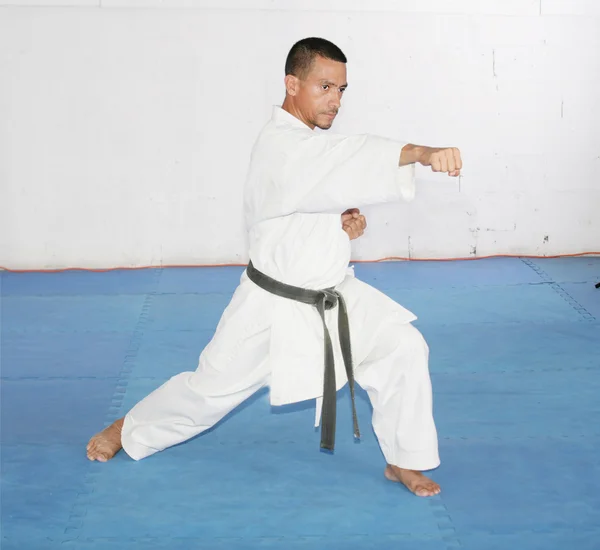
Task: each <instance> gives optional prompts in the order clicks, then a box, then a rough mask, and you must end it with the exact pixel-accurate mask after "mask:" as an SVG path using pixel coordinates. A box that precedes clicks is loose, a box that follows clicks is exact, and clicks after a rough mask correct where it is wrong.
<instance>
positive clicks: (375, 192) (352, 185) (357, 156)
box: [279, 135, 415, 212]
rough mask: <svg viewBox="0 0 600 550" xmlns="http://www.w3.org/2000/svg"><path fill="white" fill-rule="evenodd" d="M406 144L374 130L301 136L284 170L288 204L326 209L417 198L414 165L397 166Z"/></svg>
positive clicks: (287, 206)
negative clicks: (362, 132) (340, 134)
mask: <svg viewBox="0 0 600 550" xmlns="http://www.w3.org/2000/svg"><path fill="white" fill-rule="evenodd" d="M404 145H405V143H401V142H397V141H393V140H390V139H387V138H383V137H379V136H372V135H358V136H350V137H345V136H325V135H317V136H311V137H309V138H306V139H303V140H301V141H300V142H299V143H297V144H296V146H295V147H294V150H293V151H292V152H291V153H290V154H288V155H287V158H286V161H285V165H284V169H283V172H282V180H283V181H282V182H281V188H280V190H279V191H280V193H281V195H280V196H281V198H282V203H283V206H284V209H285V210H286V211H295V212H324V211H331V210H336V209H339V210H345V209H347V208H350V207H362V206H367V205H370V204H378V203H386V202H395V201H400V200H406V201H410V200H412V199H413V198H414V195H415V165H414V164H410V165H407V166H402V167H400V166H398V163H399V160H400V152H401V151H402V147H404Z"/></svg>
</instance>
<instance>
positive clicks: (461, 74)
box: [0, 0, 600, 269]
mask: <svg viewBox="0 0 600 550" xmlns="http://www.w3.org/2000/svg"><path fill="white" fill-rule="evenodd" d="M0 6H1V7H0V266H4V267H7V268H13V269H27V268H32V269H33V268H61V267H68V266H79V267H92V268H94V267H115V266H141V265H173V264H207V263H229V262H233V263H241V262H245V261H246V260H247V255H246V238H245V233H244V228H243V223H242V218H241V215H240V213H241V198H242V197H241V193H242V187H243V182H244V177H245V173H246V168H247V163H248V160H249V154H250V148H251V146H252V143H253V141H254V139H255V137H256V134H257V133H258V131H259V130H260V128H261V127H262V126H263V124H264V123H265V121H266V119H267V118H268V117H269V115H270V110H271V106H272V105H273V104H280V103H281V101H282V99H283V82H282V81H283V64H284V61H285V56H286V55H287V52H288V50H289V48H290V46H291V45H292V44H293V42H294V41H296V40H298V39H300V38H303V37H305V36H323V37H326V38H328V39H330V40H332V41H334V42H336V43H337V44H338V45H339V46H340V47H341V48H342V49H343V50H344V51H345V53H346V55H347V56H348V58H349V65H348V77H349V83H350V87H349V90H348V92H347V95H346V96H345V99H344V105H343V110H342V112H341V115H340V117H338V121H336V125H335V127H334V129H335V130H336V131H339V132H348V133H354V132H371V133H377V134H382V135H387V136H390V137H396V138H400V139H406V140H408V141H412V142H415V143H423V144H427V145H452V146H458V147H460V148H461V150H462V152H463V157H464V163H465V167H464V175H463V177H461V178H460V181H458V180H456V179H451V178H448V177H447V176H441V175H436V174H433V173H431V172H430V171H428V170H427V169H425V168H420V169H419V170H418V177H419V193H418V198H417V199H416V200H415V201H414V202H413V203H411V204H408V205H406V204H393V205H385V206H381V207H376V208H370V209H369V210H368V211H367V212H366V213H367V215H368V218H369V224H370V226H369V231H368V233H367V234H366V235H365V236H364V237H363V238H362V239H361V240H359V241H358V242H356V245H355V249H354V257H355V258H356V259H377V258H381V257H387V256H402V257H408V256H410V257H413V258H448V257H466V256H474V255H476V256H483V255H490V254H539V255H551V254H563V253H575V252H583V251H599V250H600V215H599V212H600V176H599V174H600V107H599V104H600V101H599V99H600V2H598V1H597V0H455V1H452V0H445V1H444V0H370V1H366V0H363V1H359V0H354V1H350V0H303V1H300V0H287V1H286V0H246V1H242V0H212V1H211V0H21V1H19V0H0Z"/></svg>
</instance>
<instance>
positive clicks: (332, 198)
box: [122, 107, 439, 470]
mask: <svg viewBox="0 0 600 550" xmlns="http://www.w3.org/2000/svg"><path fill="white" fill-rule="evenodd" d="M403 146H404V143H400V142H395V141H391V140H388V139H385V138H381V137H376V136H368V135H364V136H352V137H345V136H340V135H335V134H331V133H328V132H327V133H324V132H316V131H313V130H311V129H310V128H309V127H307V126H306V125H305V124H304V123H302V122H301V121H300V120H299V119H297V118H295V117H294V116H292V115H291V114H289V113H288V112H286V111H284V110H283V109H281V108H279V107H275V108H274V111H273V117H272V119H271V120H270V121H269V122H268V124H267V125H266V126H265V127H264V129H263V130H262V132H261V134H260V135H259V137H258V139H257V141H256V144H255V146H254V149H253V151H252V158H251V161H250V168H249V173H248V178H247V182H246V189H245V215H246V222H247V226H248V230H249V237H250V258H251V259H252V262H253V264H254V266H255V267H256V268H257V269H258V270H260V271H262V272H263V273H265V274H267V275H269V276H270V277H272V278H274V279H277V280H278V281H282V282H284V283H287V284H290V285H294V286H298V287H304V288H312V289H323V288H329V287H336V288H337V289H338V290H339V291H340V292H341V293H342V294H343V296H344V298H345V300H346V303H347V306H348V315H349V320H350V336H351V342H352V355H353V360H354V369H355V379H356V382H357V383H358V384H360V386H361V387H363V388H364V389H365V390H366V391H367V393H368V395H369V398H370V400H371V403H372V406H373V419H372V420H373V427H374V430H375V433H376V435H377V438H378V440H379V444H380V446H381V449H382V452H383V454H384V457H385V459H386V460H387V462H388V463H389V464H394V465H396V466H400V467H402V468H409V469H415V470H428V469H431V468H435V467H437V466H438V465H439V456H438V448H437V434H436V429H435V424H434V421H433V414H432V396H431V383H430V378H429V371H428V352H429V350H428V347H427V344H426V342H425V340H424V339H423V337H422V336H421V334H420V333H419V331H418V330H417V329H416V328H414V327H413V326H412V325H411V321H413V320H414V319H416V317H415V316H414V315H413V314H412V313H411V312H410V311H408V310H406V309H404V308H403V307H402V306H400V305H399V304H397V303H396V302H394V301H393V300H391V299H390V298H388V297H387V296H385V295H384V294H383V293H381V292H379V291H378V290H376V289H374V288H372V287H370V286H369V285H367V284H365V283H363V282H361V281H359V280H358V279H356V278H355V277H354V273H353V270H352V269H351V268H350V269H349V268H348V264H349V262H350V239H349V238H348V235H347V234H346V232H345V231H344V230H343V229H342V225H341V220H340V215H341V213H342V212H343V211H344V210H346V209H348V208H353V207H361V206H364V205H367V204H375V203H384V202H391V201H398V200H401V199H405V200H411V199H412V198H413V197H414V165H409V166H404V167H398V163H399V158H400V152H401V149H402V147H403ZM326 319H327V324H328V326H329V328H330V332H331V338H332V341H333V345H334V353H335V370H336V382H337V388H338V389H340V388H341V387H343V386H344V385H345V384H346V382H347V377H346V373H345V370H344V364H343V360H342V356H341V350H340V346H339V337H338V329H337V308H334V309H333V310H329V311H327V312H326ZM323 373H324V354H323V325H322V322H321V319H320V317H319V314H318V312H317V310H316V309H315V308H314V307H313V306H310V305H307V304H302V303H299V302H296V301H293V300H288V299H286V298H280V297H278V296H274V295H272V294H270V293H268V292H266V291H264V290H262V289H261V288H259V287H257V286H256V285H255V284H254V283H253V282H252V281H250V280H249V279H248V278H247V276H246V274H245V273H244V274H243V275H242V278H241V282H240V285H239V287H238V288H237V290H236V291H235V294H234V296H233V298H232V300H231V303H230V304H229V305H228V307H227V308H226V310H225V312H224V313H223V316H222V318H221V320H220V322H219V325H218V327H217V330H216V332H215V335H214V337H213V339H212V341H211V342H210V343H209V344H208V346H207V347H206V348H205V349H204V351H203V352H202V354H201V355H200V360H199V365H198V368H197V370H196V371H195V372H184V373H181V374H178V375H176V376H174V377H173V378H171V379H170V380H169V381H167V382H166V383H165V384H163V385H162V386H161V387H160V388H158V389H157V390H156V391H154V392H152V393H151V394H150V395H149V396H148V397H146V398H145V399H143V400H142V401H141V402H140V403H138V404H137V405H136V406H135V407H134V408H133V409H132V410H131V411H130V412H129V414H127V416H126V417H125V422H124V426H123V432H122V443H123V448H124V450H125V451H126V452H127V454H128V455H129V456H131V457H132V458H134V459H136V460H139V459H141V458H144V457H146V456H149V455H151V454H152V453H154V452H156V451H160V450H163V449H165V448H167V447H169V446H171V445H175V444H177V443H180V442H182V441H185V440H187V439H189V438H191V437H193V436H195V435H197V434H198V433H200V432H202V431H204V430H206V429H208V428H210V427H211V426H213V425H214V424H216V423H217V422H218V421H219V420H220V419H221V418H223V417H224V416H225V415H226V414H227V413H229V412H230V411H231V410H232V409H234V408H235V407H236V406H238V405H239V404H240V403H242V402H243V401H244V400H246V399H247V398H248V397H250V396H251V395H252V394H253V393H254V392H256V391H257V390H259V389H260V388H262V387H264V386H266V385H268V386H270V398H271V404H272V405H283V404H286V403H293V402H297V401H303V400H306V399H314V398H317V404H318V405H319V404H320V398H321V396H322V394H323ZM265 437H266V435H265ZM315 452H317V449H315Z"/></svg>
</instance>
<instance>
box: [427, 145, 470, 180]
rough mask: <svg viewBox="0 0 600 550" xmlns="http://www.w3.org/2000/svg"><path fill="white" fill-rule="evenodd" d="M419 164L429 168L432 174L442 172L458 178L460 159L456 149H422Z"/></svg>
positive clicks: (460, 167) (460, 166)
mask: <svg viewBox="0 0 600 550" xmlns="http://www.w3.org/2000/svg"><path fill="white" fill-rule="evenodd" d="M419 162H420V163H421V164H422V165H423V166H431V169H432V170H433V171H434V172H444V173H447V174H448V175H449V176H452V177H456V176H460V171H461V169H462V158H461V156H460V151H459V150H458V149H457V148H456V147H424V148H423V152H422V153H421V155H420V158H419Z"/></svg>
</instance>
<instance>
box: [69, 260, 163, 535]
mask: <svg viewBox="0 0 600 550" xmlns="http://www.w3.org/2000/svg"><path fill="white" fill-rule="evenodd" d="M161 274H162V270H160V269H157V270H156V271H155V272H154V281H153V288H152V289H151V290H150V292H148V293H147V294H146V298H145V299H144V303H143V304H142V309H141V312H140V315H139V317H138V320H137V323H136V325H135V328H134V330H133V333H132V336H131V340H130V341H129V345H128V346H127V350H126V351H125V357H124V359H123V367H122V368H121V371H120V372H119V376H118V378H117V382H116V386H115V390H114V392H113V396H112V399H111V402H110V405H109V407H108V411H107V413H106V417H105V421H104V426H105V427H106V426H109V425H110V424H112V423H113V422H114V421H115V420H116V419H117V418H118V417H119V414H120V413H121V409H122V406H123V400H124V397H125V392H126V390H127V384H128V382H129V377H130V375H131V372H132V370H133V365H134V364H135V360H136V357H137V354H138V352H139V349H140V347H141V343H142V339H143V337H144V329H145V328H146V325H147V324H148V319H149V313H150V309H151V307H152V302H153V300H154V297H155V295H156V291H157V289H158V284H159V282H160V277H161ZM97 466H98V465H97V464H89V465H88V470H87V472H86V474H85V476H84V481H83V488H82V490H81V491H80V492H79V493H77V496H76V497H75V502H74V503H73V506H72V508H71V511H70V513H69V519H68V521H67V525H66V527H65V531H64V535H65V538H63V542H66V541H69V540H75V539H78V531H79V529H81V527H82V526H83V520H84V518H85V516H86V515H87V507H88V505H89V503H90V501H89V495H91V494H92V493H93V492H94V486H95V484H96V480H97V477H98V474H99V471H98V469H97Z"/></svg>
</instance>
